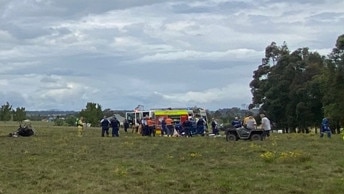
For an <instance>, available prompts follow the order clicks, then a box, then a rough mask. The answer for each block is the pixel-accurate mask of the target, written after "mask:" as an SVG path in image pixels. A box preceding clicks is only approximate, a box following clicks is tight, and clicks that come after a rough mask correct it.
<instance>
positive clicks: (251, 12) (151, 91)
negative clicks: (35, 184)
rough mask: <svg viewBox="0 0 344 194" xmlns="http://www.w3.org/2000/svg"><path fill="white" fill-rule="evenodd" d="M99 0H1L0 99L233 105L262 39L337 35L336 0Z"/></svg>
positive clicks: (326, 43) (306, 42) (309, 40)
mask: <svg viewBox="0 0 344 194" xmlns="http://www.w3.org/2000/svg"><path fill="white" fill-rule="evenodd" d="M104 2H105V3H101V4H100V3H99V2H95V1H90V0H83V1H80V0H75V1H67V0H61V1H41V0H26V1H19V0H13V1H1V2H0V13H1V14H0V18H1V20H0V40H1V43H2V44H1V45H0V67H1V68H0V75H1V82H0V91H2V93H1V98H0V103H4V102H6V101H9V102H10V103H13V104H14V106H24V107H26V109H27V110H42V109H64V110H80V109H81V108H83V107H84V106H85V105H86V103H87V102H96V103H100V104H101V105H102V106H103V107H104V108H122V109H132V108H133V107H135V106H136V105H137V104H144V105H145V107H146V108H148V107H170V106H194V105H200V106H205V107H209V108H221V107H230V106H240V105H241V104H249V103H250V100H251V94H250V90H249V82H250V80H251V79H252V72H253V71H254V70H255V69H256V68H257V66H258V65H259V64H260V63H261V58H262V57H263V56H264V49H265V47H266V46H267V45H269V44H270V43H271V42H272V41H275V42H277V44H282V43H283V41H286V42H287V44H288V47H289V49H290V50H294V49H297V48H300V47H309V48H310V50H312V51H313V50H314V51H318V52H319V53H321V54H323V55H326V54H328V53H329V52H330V51H331V50H332V48H333V47H334V45H335V41H336V38H337V37H338V36H339V35H341V34H342V33H343V31H342V28H341V26H342V25H341V24H342V23H344V11H343V9H342V7H344V2H343V1H339V0H336V1H315V0H314V1H308V0H305V1H301V2H299V1H296V0H295V1H293V0H291V1H266V0H257V1H253V0H247V1H230V0H207V1H199V0H190V1H172V0H167V1H165V0H163V1H162V0H161V1H156V0H146V1H130V2H129V1H119V0H104ZM324 29H325V30H324ZM11 100H13V102H11Z"/></svg>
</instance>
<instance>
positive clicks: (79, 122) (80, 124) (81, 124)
mask: <svg viewBox="0 0 344 194" xmlns="http://www.w3.org/2000/svg"><path fill="white" fill-rule="evenodd" d="M84 126H85V123H84V117H80V118H79V119H78V120H77V127H78V136H79V137H82V136H83V135H84Z"/></svg>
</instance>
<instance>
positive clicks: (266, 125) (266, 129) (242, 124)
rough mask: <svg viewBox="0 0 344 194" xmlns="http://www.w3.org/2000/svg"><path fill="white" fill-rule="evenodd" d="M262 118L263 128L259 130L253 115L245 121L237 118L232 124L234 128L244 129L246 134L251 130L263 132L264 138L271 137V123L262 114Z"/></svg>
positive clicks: (248, 116) (249, 115)
mask: <svg viewBox="0 0 344 194" xmlns="http://www.w3.org/2000/svg"><path fill="white" fill-rule="evenodd" d="M260 118H261V126H260V127H259V128H258V127H257V122H256V119H255V118H254V117H253V115H252V114H248V115H247V116H246V117H245V118H244V119H243V121H241V120H239V118H238V117H235V118H234V120H233V121H232V123H231V124H232V126H233V127H234V128H237V129H239V128H243V129H244V132H248V131H250V130H263V137H264V138H265V137H269V136H270V131H271V122H270V120H269V119H268V117H266V115H265V114H264V113H261V114H260Z"/></svg>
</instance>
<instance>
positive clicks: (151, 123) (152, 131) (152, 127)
mask: <svg viewBox="0 0 344 194" xmlns="http://www.w3.org/2000/svg"><path fill="white" fill-rule="evenodd" d="M147 125H148V131H147V136H152V135H153V136H154V137H155V121H154V120H153V119H152V117H150V118H148V120H147Z"/></svg>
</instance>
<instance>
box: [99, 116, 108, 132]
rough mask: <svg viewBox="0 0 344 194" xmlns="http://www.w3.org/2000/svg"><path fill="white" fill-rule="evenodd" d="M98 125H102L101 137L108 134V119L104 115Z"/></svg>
mask: <svg viewBox="0 0 344 194" xmlns="http://www.w3.org/2000/svg"><path fill="white" fill-rule="evenodd" d="M100 125H101V127H102V137H104V136H105V134H106V136H109V125H110V121H109V120H108V119H107V118H106V116H104V118H103V119H102V120H101V121H100Z"/></svg>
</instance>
